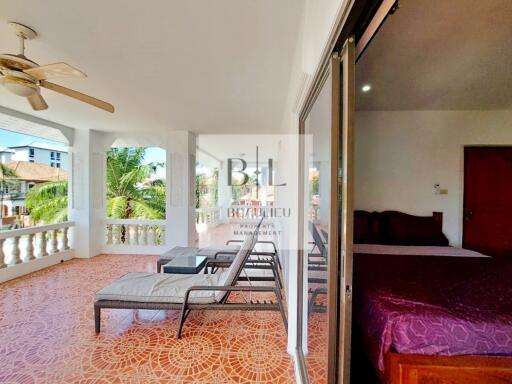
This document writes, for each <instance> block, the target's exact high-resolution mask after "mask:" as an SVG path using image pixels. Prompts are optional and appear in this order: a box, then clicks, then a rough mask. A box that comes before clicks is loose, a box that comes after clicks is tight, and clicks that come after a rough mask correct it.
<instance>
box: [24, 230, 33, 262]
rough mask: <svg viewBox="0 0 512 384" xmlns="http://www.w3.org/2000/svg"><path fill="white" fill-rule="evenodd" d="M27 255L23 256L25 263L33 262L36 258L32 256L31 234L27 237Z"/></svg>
mask: <svg viewBox="0 0 512 384" xmlns="http://www.w3.org/2000/svg"><path fill="white" fill-rule="evenodd" d="M26 251H27V254H26V256H25V261H30V260H34V259H35V258H36V257H35V256H34V234H33V233H31V234H29V235H28V236H27V249H26Z"/></svg>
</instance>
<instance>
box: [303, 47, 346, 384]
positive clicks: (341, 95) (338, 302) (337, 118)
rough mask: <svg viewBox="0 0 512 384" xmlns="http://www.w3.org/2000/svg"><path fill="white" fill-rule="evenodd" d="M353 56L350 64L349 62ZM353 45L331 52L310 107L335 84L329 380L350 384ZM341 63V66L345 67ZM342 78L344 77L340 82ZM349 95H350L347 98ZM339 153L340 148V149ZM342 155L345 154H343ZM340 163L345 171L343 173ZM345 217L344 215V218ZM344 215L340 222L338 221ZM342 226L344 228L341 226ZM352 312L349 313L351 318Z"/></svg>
mask: <svg viewBox="0 0 512 384" xmlns="http://www.w3.org/2000/svg"><path fill="white" fill-rule="evenodd" d="M348 60H352V62H350V63H349V62H348ZM354 65H355V44H354V38H353V37H350V38H349V39H348V40H347V43H346V45H345V46H344V48H343V51H342V53H341V55H340V54H338V53H334V54H333V55H332V56H331V60H330V63H329V66H328V67H327V68H326V71H325V73H324V74H323V76H322V78H321V79H322V81H320V82H319V83H318V87H317V88H316V90H317V92H316V95H315V98H314V99H313V102H312V103H311V107H312V106H313V104H314V101H315V100H316V96H318V94H319V93H320V91H321V90H322V88H323V86H324V85H325V83H326V80H327V79H329V81H330V82H331V116H330V117H331V130H330V173H329V176H330V180H329V189H330V192H329V195H330V204H329V239H330V240H329V242H328V249H329V252H328V255H329V257H328V266H327V274H328V290H327V292H328V297H327V301H328V304H327V308H328V312H327V313H328V335H327V337H328V339H327V340H328V345H327V349H328V354H327V360H328V361H327V382H328V383H335V382H347V380H349V377H350V369H349V366H350V335H351V316H352V315H351V313H352V311H351V305H352V227H353V225H352V221H353V220H352V212H353V208H352V191H353V186H352V181H353V176H352V174H353V155H352V152H353V138H352V135H353V121H354V120H353V114H354V106H355V100H354V97H355V92H354V81H355V80H354ZM342 67H343V70H342ZM342 76H343V81H342ZM346 98H351V99H350V100H347V99H346ZM310 111H311V109H309V110H308V113H306V114H304V115H303V116H302V118H301V119H300V121H299V133H300V135H299V137H300V139H299V208H298V212H299V220H298V221H299V226H298V229H299V232H298V234H299V236H298V240H299V244H300V246H299V261H298V265H299V268H298V274H299V279H298V282H299V290H298V292H299V300H298V303H299V310H298V312H297V313H298V314H297V321H298V340H297V345H298V346H299V348H300V351H299V361H300V362H301V375H303V378H304V379H305V382H307V381H306V380H307V370H306V365H305V362H304V357H303V354H302V346H303V342H304V339H303V332H302V331H303V326H304V323H303V316H304V306H303V303H304V283H305V282H304V278H305V275H306V273H307V271H305V270H304V265H305V263H304V260H305V259H306V258H307V255H305V250H304V244H305V240H306V239H305V235H304V228H305V224H306V220H307V217H306V214H305V211H304V206H305V204H306V199H305V194H304V184H305V182H306V179H305V176H306V161H305V134H306V120H307V118H308V116H309V112H310ZM340 151H341V152H340ZM340 154H341V157H340ZM340 167H342V172H341V173H340ZM340 215H341V216H340ZM340 219H341V220H340ZM340 224H341V226H340ZM347 316H348V317H347Z"/></svg>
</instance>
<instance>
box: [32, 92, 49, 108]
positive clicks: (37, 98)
mask: <svg viewBox="0 0 512 384" xmlns="http://www.w3.org/2000/svg"><path fill="white" fill-rule="evenodd" d="M27 100H28V102H29V103H30V105H31V106H32V109H33V110H34V111H42V110H44V109H48V104H46V101H44V99H43V96H41V94H40V93H34V94H33V95H32V96H29V97H27Z"/></svg>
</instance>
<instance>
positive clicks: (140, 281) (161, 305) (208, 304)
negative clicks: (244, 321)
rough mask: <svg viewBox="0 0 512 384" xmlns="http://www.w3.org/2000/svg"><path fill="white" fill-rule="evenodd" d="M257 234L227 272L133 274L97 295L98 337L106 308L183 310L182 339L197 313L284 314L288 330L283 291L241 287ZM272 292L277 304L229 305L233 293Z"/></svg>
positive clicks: (179, 335)
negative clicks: (189, 320) (193, 313)
mask: <svg viewBox="0 0 512 384" xmlns="http://www.w3.org/2000/svg"><path fill="white" fill-rule="evenodd" d="M256 232H257V231H255V233H254V234H253V235H252V236H248V238H247V239H246V240H245V241H244V243H243V244H242V247H241V249H240V251H239V252H238V253H237V255H236V256H235V259H234V260H233V262H232V263H231V264H230V266H229V268H228V269H227V270H224V271H222V272H219V273H216V274H198V275H173V274H159V273H144V272H135V273H129V274H127V275H125V276H123V277H122V278H120V279H118V280H116V281H114V282H113V283H112V284H110V285H109V286H107V287H105V288H103V289H102V290H100V291H99V292H97V293H96V302H95V303H94V318H95V330H96V333H99V332H100V319H101V309H102V308H120V309H153V310H181V317H180V322H179V326H178V331H177V334H176V337H177V338H180V337H181V333H182V329H183V324H184V322H185V320H186V318H187V316H188V315H189V313H190V311H191V310H193V309H201V310H212V309H213V310H275V311H280V313H281V317H282V319H283V322H284V325H285V327H286V328H287V320H286V314H285V310H284V304H283V299H282V294H281V289H280V287H279V286H278V285H277V284H276V285H275V286H273V287H270V286H252V285H251V286H237V285H236V284H237V281H238V280H239V277H240V274H241V273H242V271H243V269H244V267H245V265H246V263H247V261H248V259H249V257H250V255H251V252H252V250H253V248H254V245H255V243H256V239H257V233H256ZM236 291H242V292H244V291H245V292H272V293H274V294H275V295H276V299H277V303H274V302H273V301H267V300H265V301H263V302H259V301H256V302H253V301H252V300H251V301H250V302H248V303H231V302H228V298H229V295H230V294H231V292H236Z"/></svg>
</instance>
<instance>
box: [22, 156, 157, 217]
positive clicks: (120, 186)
mask: <svg viewBox="0 0 512 384" xmlns="http://www.w3.org/2000/svg"><path fill="white" fill-rule="evenodd" d="M144 155H145V149H144V148H111V149H110V150H109V151H108V153H107V207H106V208H107V212H106V213H107V217H110V218H114V219H135V218H137V219H149V220H157V219H165V182H164V181H163V180H159V179H156V180H152V179H151V176H153V175H154V174H155V173H156V171H157V169H158V168H160V167H163V164H162V163H149V164H144ZM26 205H27V209H28V210H29V212H30V217H31V219H32V221H33V222H34V223H40V222H44V223H47V224H49V223H55V222H60V221H64V220H67V207H68V183H67V181H58V182H49V183H44V184H39V185H37V186H35V187H34V188H32V189H31V190H30V191H29V192H28V193H27V196H26Z"/></svg>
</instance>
